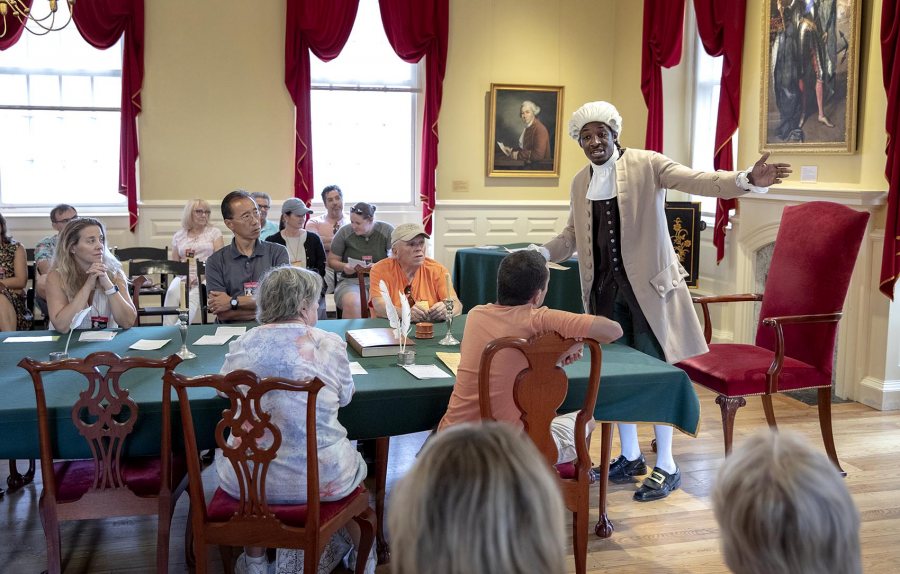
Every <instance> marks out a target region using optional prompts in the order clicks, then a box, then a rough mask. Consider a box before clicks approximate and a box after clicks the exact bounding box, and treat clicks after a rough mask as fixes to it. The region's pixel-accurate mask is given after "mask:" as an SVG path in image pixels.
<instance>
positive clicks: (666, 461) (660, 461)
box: [653, 425, 677, 474]
mask: <svg viewBox="0 0 900 574" xmlns="http://www.w3.org/2000/svg"><path fill="white" fill-rule="evenodd" d="M653 430H654V431H656V466H658V467H659V468H661V469H663V470H664V471H666V472H668V473H670V474H671V473H673V472H675V469H676V468H677V467H676V466H675V459H674V458H672V427H670V426H668V425H655V426H654V427H653Z"/></svg>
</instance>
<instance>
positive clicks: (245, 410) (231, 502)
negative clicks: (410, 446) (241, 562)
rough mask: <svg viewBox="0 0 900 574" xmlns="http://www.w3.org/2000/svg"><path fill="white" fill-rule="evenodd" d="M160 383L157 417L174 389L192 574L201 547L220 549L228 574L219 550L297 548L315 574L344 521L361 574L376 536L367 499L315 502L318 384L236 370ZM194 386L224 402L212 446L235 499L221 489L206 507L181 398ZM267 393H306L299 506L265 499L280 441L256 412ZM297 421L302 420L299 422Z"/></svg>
mask: <svg viewBox="0 0 900 574" xmlns="http://www.w3.org/2000/svg"><path fill="white" fill-rule="evenodd" d="M164 380H165V385H164V392H163V396H164V399H163V419H164V420H167V419H168V418H169V417H171V393H170V389H171V388H173V387H174V389H175V391H176V392H177V395H178V401H179V405H180V411H181V422H182V425H181V427H182V430H183V432H184V444H185V450H186V454H187V466H188V475H189V476H190V486H189V488H190V494H191V498H192V501H191V502H192V504H191V517H190V521H191V529H192V531H193V537H194V540H193V548H194V555H195V556H196V560H197V561H196V572H197V573H198V574H203V573H205V572H206V571H207V564H206V554H207V549H206V546H207V545H209V544H216V545H219V546H220V551H221V552H222V560H223V563H224V564H225V570H226V572H229V573H230V572H232V566H233V561H232V560H231V559H230V552H228V551H226V550H225V549H224V548H222V547H232V546H267V547H275V548H302V549H303V550H304V554H305V555H304V572H315V571H316V569H317V567H318V563H319V555H320V552H321V550H322V547H323V546H324V545H325V543H327V541H328V539H329V538H330V537H331V535H332V534H334V533H335V532H336V531H337V530H338V529H339V528H341V527H342V526H344V525H345V524H346V523H348V522H349V521H351V520H353V521H354V522H356V523H357V524H358V525H359V527H360V529H361V531H362V537H361V539H360V545H359V554H358V559H357V563H356V572H357V573H358V574H361V573H362V572H363V570H364V569H365V565H366V559H367V558H368V555H369V552H370V551H371V549H372V541H373V539H374V536H375V523H374V522H375V520H374V516H373V514H372V510H371V509H370V508H369V493H368V492H366V490H365V488H364V487H363V486H362V485H360V486H358V487H357V488H356V490H354V491H353V492H352V493H351V494H350V495H348V496H347V497H345V498H343V499H341V500H339V501H336V502H321V501H320V500H319V463H318V448H317V443H316V398H317V395H318V392H319V390H321V389H322V387H323V386H324V385H323V383H322V382H321V381H320V380H319V379H318V378H314V379H312V380H311V381H303V382H300V381H292V380H288V379H282V378H274V377H273V378H266V379H262V380H260V379H259V377H257V376H256V375H255V374H253V373H252V372H250V371H246V370H238V371H233V372H231V373H229V374H227V375H206V376H202V377H194V378H187V377H184V376H182V375H179V374H176V373H174V372H167V373H166V376H165V379H164ZM199 387H209V388H212V389H215V390H216V391H217V392H219V393H220V394H221V395H223V396H225V397H226V398H227V399H228V401H229V403H230V406H229V407H228V408H226V409H225V410H223V411H222V419H221V420H220V421H219V423H218V425H217V426H216V445H217V446H218V447H219V448H221V449H222V455H223V456H225V457H226V458H227V459H228V460H229V461H230V462H231V464H232V467H233V468H234V469H235V471H236V472H237V474H238V477H237V480H238V482H239V484H240V485H241V493H240V498H232V497H231V496H229V495H228V494H227V493H226V492H225V491H223V490H222V489H221V488H219V489H217V490H216V492H215V494H214V495H213V496H212V498H211V499H210V501H209V502H207V501H206V498H205V497H204V494H203V493H204V491H203V481H202V479H203V477H202V475H201V467H200V453H199V452H198V448H197V440H196V435H195V431H194V421H193V416H192V414H191V405H190V400H189V397H188V389H193V388H199ZM271 391H286V392H302V393H307V402H306V413H305V419H306V437H307V441H306V455H307V467H306V478H307V503H306V504H302V505H301V504H291V505H287V504H269V503H268V502H267V501H266V474H267V472H268V468H269V465H270V463H271V462H272V460H274V459H275V458H276V457H277V456H278V449H279V447H280V446H281V441H282V438H281V437H282V433H281V430H280V429H279V428H278V427H277V426H276V425H274V424H273V423H272V421H271V418H270V416H269V415H268V414H267V413H265V412H263V411H262V410H261V406H260V405H261V401H262V398H263V396H264V395H265V394H266V393H268V392H271ZM298 414H299V413H298ZM300 419H302V416H300V417H298V420H300ZM301 424H302V423H301ZM229 436H231V437H240V438H241V439H242V444H241V445H240V446H239V447H234V446H232V445H230V444H229V443H228V437H229ZM263 436H265V437H268V438H271V442H269V441H267V444H261V443H260V442H257V440H256V438H257V437H263ZM301 470H302V469H298V471H301Z"/></svg>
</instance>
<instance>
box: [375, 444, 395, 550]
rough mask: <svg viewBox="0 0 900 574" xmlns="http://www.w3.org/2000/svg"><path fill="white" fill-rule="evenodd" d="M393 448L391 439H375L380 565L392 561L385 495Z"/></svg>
mask: <svg viewBox="0 0 900 574" xmlns="http://www.w3.org/2000/svg"><path fill="white" fill-rule="evenodd" d="M390 448H391V439H390V437H386V436H382V437H378V438H377V439H375V516H376V519H377V521H378V526H377V530H376V535H375V553H376V554H377V556H378V563H379V564H387V563H388V562H390V561H391V547H390V546H389V545H388V543H387V540H386V539H385V537H384V493H385V490H386V489H387V465H388V455H389V452H390Z"/></svg>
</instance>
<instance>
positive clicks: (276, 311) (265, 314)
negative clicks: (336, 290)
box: [256, 265, 322, 325]
mask: <svg viewBox="0 0 900 574" xmlns="http://www.w3.org/2000/svg"><path fill="white" fill-rule="evenodd" d="M321 291H322V278H321V277H320V276H319V274H318V273H314V272H312V271H310V270H309V269H303V268H301V267H292V266H290V265H282V266H281V267H275V268H273V269H269V271H267V272H266V274H265V275H263V277H262V280H261V281H260V282H259V288H258V289H257V294H256V320H257V321H258V322H259V323H260V324H261V325H265V324H267V323H279V322H281V321H290V320H292V319H296V318H297V316H298V315H299V314H300V309H301V308H302V307H305V306H312V307H315V308H318V307H319V294H320V293H321Z"/></svg>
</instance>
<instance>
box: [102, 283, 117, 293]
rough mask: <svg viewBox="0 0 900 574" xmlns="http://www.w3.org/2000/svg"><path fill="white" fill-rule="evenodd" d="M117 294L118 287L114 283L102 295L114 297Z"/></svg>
mask: <svg viewBox="0 0 900 574" xmlns="http://www.w3.org/2000/svg"><path fill="white" fill-rule="evenodd" d="M118 292H119V286H118V285H116V284H115V283H113V286H112V287H110V288H109V289H107V290H105V291H104V293H106V294H107V295H114V294H116V293H118Z"/></svg>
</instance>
